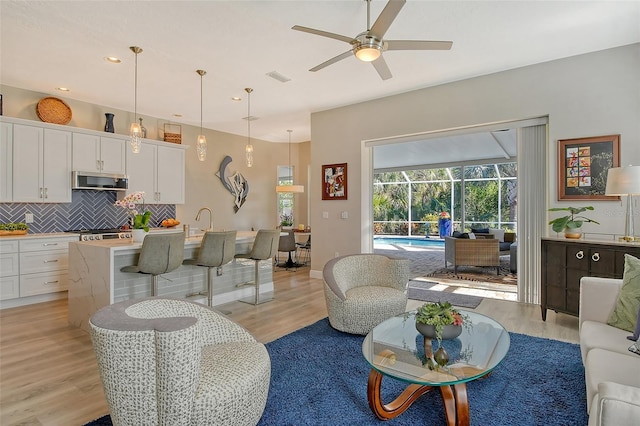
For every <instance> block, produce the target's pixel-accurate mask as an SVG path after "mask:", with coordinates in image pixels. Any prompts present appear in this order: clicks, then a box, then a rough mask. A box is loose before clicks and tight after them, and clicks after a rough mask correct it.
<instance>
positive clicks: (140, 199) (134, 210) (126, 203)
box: [113, 191, 151, 232]
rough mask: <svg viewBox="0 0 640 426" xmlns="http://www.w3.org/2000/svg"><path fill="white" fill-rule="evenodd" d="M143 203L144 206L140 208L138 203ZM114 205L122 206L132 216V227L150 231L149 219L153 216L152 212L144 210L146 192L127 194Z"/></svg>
mask: <svg viewBox="0 0 640 426" xmlns="http://www.w3.org/2000/svg"><path fill="white" fill-rule="evenodd" d="M140 203H142V207H141V208H140V209H138V204H140ZM113 205H114V206H117V207H122V208H123V209H124V210H125V211H126V212H127V214H128V215H129V216H130V218H131V219H130V220H131V227H132V228H133V229H144V230H145V232H149V219H150V218H151V212H150V211H148V210H147V211H146V212H144V213H142V211H143V210H144V192H142V191H139V192H134V193H132V194H129V195H127V196H126V197H124V198H123V199H122V200H117V201H116V202H115V203H114V204H113Z"/></svg>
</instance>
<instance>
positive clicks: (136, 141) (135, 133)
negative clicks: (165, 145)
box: [129, 46, 142, 154]
mask: <svg viewBox="0 0 640 426" xmlns="http://www.w3.org/2000/svg"><path fill="white" fill-rule="evenodd" d="M129 49H131V51H132V52H133V53H134V54H135V55H136V65H135V79H134V86H133V87H134V89H133V123H131V127H129V134H130V135H131V152H133V153H134V154H138V153H139V152H140V148H141V147H142V129H141V128H140V124H139V123H138V54H139V53H142V49H141V48H140V47H138V46H131V47H129Z"/></svg>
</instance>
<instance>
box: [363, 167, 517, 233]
mask: <svg viewBox="0 0 640 426" xmlns="http://www.w3.org/2000/svg"><path fill="white" fill-rule="evenodd" d="M517 187H518V178H517V163H515V162H504V163H497V162H494V163H491V164H476V165H468V164H467V165H465V164H460V165H450V166H449V167H439V168H422V169H417V170H400V171H385V172H377V173H376V172H374V175H373V219H374V221H373V224H374V234H376V235H381V234H386V235H402V236H437V235H438V234H439V229H438V219H439V218H441V217H448V218H450V219H451V224H452V227H451V231H452V232H453V231H460V232H468V231H470V230H471V229H472V228H498V229H504V230H508V231H511V232H516V228H517V226H516V225H517V217H516V211H517V209H516V205H517V202H518V198H517V197H518V191H517V189H518V188H517Z"/></svg>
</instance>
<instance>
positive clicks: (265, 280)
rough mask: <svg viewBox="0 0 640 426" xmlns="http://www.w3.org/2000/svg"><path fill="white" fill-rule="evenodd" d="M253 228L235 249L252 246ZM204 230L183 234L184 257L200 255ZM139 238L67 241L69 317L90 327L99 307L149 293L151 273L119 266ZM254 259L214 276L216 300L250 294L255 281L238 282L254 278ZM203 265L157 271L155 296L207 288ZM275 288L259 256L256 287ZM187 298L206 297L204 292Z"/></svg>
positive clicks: (129, 260) (267, 263) (135, 252)
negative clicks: (129, 271) (130, 270)
mask: <svg viewBox="0 0 640 426" xmlns="http://www.w3.org/2000/svg"><path fill="white" fill-rule="evenodd" d="M256 234H257V232H253V231H238V234H237V236H236V254H239V253H248V252H250V251H251V247H252V245H253V240H254V239H255V236H256ZM201 241H202V236H201V235H200V236H192V237H189V238H187V239H186V240H185V244H184V258H185V260H186V259H195V258H197V256H198V251H199V249H200V243H201ZM141 248H142V243H132V242H131V240H128V239H126V240H119V239H112V240H99V241H76V242H72V243H69V323H70V324H72V325H75V326H76V327H80V328H82V329H83V330H86V331H89V319H90V318H91V315H93V314H94V312H96V311H97V310H98V309H100V308H102V307H103V306H107V305H110V304H112V303H116V302H120V301H122V300H128V299H138V298H143V297H149V296H151V275H148V274H138V273H125V272H120V269H121V268H122V267H124V266H129V265H135V264H137V263H138V257H139V255H140V249H141ZM253 277H254V261H253V260H250V259H249V260H247V259H235V260H233V261H232V262H231V263H228V264H227V265H224V266H223V267H222V269H221V271H220V272H218V274H217V276H215V277H213V288H214V297H213V299H214V304H223V303H228V302H232V301H235V300H239V299H242V298H245V297H250V296H252V295H253V292H254V287H253V285H251V286H246V287H237V285H238V284H242V283H245V282H249V281H253ZM206 280H207V269H206V268H204V267H198V266H191V265H182V266H180V267H179V268H178V269H176V270H175V271H173V272H169V273H167V274H163V275H160V276H159V277H158V296H170V297H180V298H184V297H187V295H191V294H194V293H198V292H203V291H205V290H206V288H207V285H206ZM272 291H273V265H272V260H271V259H267V260H263V261H261V262H260V293H268V292H272ZM191 300H195V301H200V302H202V303H206V296H196V297H193V298H191Z"/></svg>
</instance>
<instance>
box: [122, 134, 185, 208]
mask: <svg viewBox="0 0 640 426" xmlns="http://www.w3.org/2000/svg"><path fill="white" fill-rule="evenodd" d="M184 172H185V157H184V149H183V148H173V147H169V146H161V145H155V144H151V143H144V142H143V143H142V148H141V150H140V152H139V153H138V154H134V153H132V152H131V151H130V150H127V175H128V176H129V190H128V191H127V192H128V193H132V192H138V191H144V193H145V196H144V201H145V203H147V204H184Z"/></svg>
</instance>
